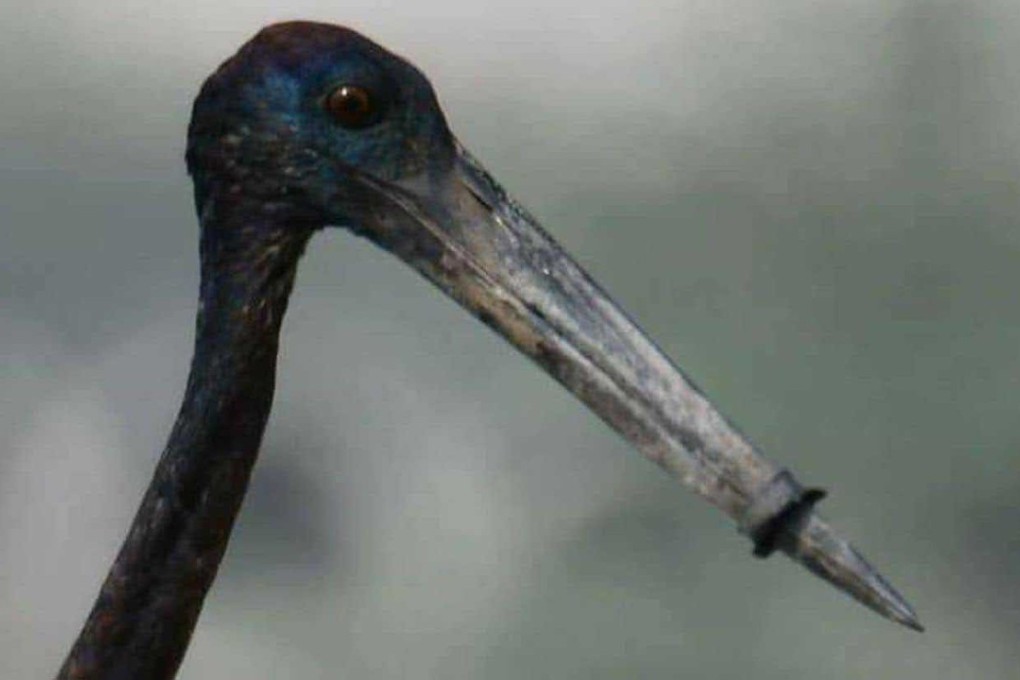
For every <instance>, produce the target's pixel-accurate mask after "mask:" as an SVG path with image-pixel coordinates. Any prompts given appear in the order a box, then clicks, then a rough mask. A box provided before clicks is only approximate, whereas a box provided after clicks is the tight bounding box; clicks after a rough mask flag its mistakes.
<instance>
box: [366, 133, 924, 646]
mask: <svg viewBox="0 0 1020 680" xmlns="http://www.w3.org/2000/svg"><path fill="white" fill-rule="evenodd" d="M352 180H353V181H354V182H356V183H358V184H360V185H361V186H362V187H363V188H365V189H367V190H368V191H369V193H370V195H371V196H372V197H373V198H372V200H371V202H370V203H371V205H370V206H369V207H367V208H366V210H365V214H364V215H363V216H362V219H361V224H359V225H358V226H357V232H358V233H359V234H360V235H363V236H366V237H367V238H369V239H371V240H372V241H374V242H376V243H377V244H378V245H380V246H382V247H383V248H385V249H387V250H389V251H391V252H393V253H394V254H395V255H397V256H398V257H400V258H401V259H403V260H404V261H405V262H406V263H408V264H409V265H411V266H412V267H414V268H415V269H417V270H418V271H419V272H420V273H421V274H422V275H424V276H425V278H427V279H429V280H430V281H431V282H432V283H433V284H435V285H436V286H438V287H439V288H440V289H442V290H443V291H444V292H445V293H446V294H447V295H449V296H450V297H452V298H453V299H455V300H456V301H457V302H458V303H460V304H461V305H462V306H463V307H464V308H466V309H467V310H468V311H470V312H471V313H472V314H474V315H475V316H476V317H478V318H479V319H480V320H482V321H483V322H484V323H486V324H487V325H488V326H490V327H491V328H493V329H494V330H495V331H496V332H498V333H499V334H500V335H502V336H503V337H504V338H506V339H507V340H508V341H509V342H510V343H511V344H513V345H514V346H515V347H517V349H519V350H520V351H521V352H523V353H524V354H526V355H527V356H529V357H530V358H531V359H532V360H534V361H535V362H536V363H537V364H539V365H540V366H541V367H542V368H543V369H544V370H545V371H547V372H548V373H549V374H550V375H552V376H553V377H554V378H555V379H556V380H557V381H559V382H560V384H562V385H563V386H564V387H566V388H567V389H568V390H570V391H571V392H573V393H574V394H575V395H576V396H577V397H578V398H579V399H580V400H581V401H583V402H584V403H585V404H586V405H587V406H588V407H589V408H590V409H591V410H592V411H594V412H595V413H596V414H597V415H598V416H599V417H600V418H602V420H604V421H605V422H606V423H608V424H609V425H610V426H611V427H613V429H615V430H616V431H617V432H619V433H620V434H621V435H623V437H625V438H626V439H627V440H629V441H630V442H631V444H633V445H634V446H635V447H636V448H637V449H638V450H639V451H641V453H643V454H644V455H645V456H646V457H648V458H649V459H651V460H652V461H654V462H655V463H657V464H658V465H659V466H661V467H662V468H664V469H665V470H666V471H667V472H669V473H670V474H671V475H673V476H674V477H676V478H677V479H679V480H680V482H681V483H682V484H684V485H685V486H687V487H688V488H690V489H692V490H693V491H695V492H696V493H698V494H699V495H701V496H702V497H704V498H705V499H706V500H708V501H709V502H711V503H713V504H714V505H716V506H718V507H719V508H720V509H722V510H723V511H724V512H726V514H728V515H729V516H730V517H732V518H733V519H735V520H736V521H737V523H738V526H739V528H740V530H741V531H742V532H743V533H745V534H747V535H748V536H749V537H750V538H751V539H752V540H753V541H754V543H755V554H756V555H758V556H766V555H768V554H770V553H771V552H772V551H773V550H775V549H779V550H781V551H783V552H785V553H786V554H787V555H789V556H790V557H791V558H792V559H794V560H796V561H798V562H800V563H801V564H803V565H804V566H805V567H807V568H808V569H810V570H811V571H812V572H814V573H815V574H817V575H818V576H820V577H822V578H823V579H825V580H827V581H829V582H830V583H832V584H833V585H835V586H836V587H837V588H839V589H840V590H842V591H844V592H846V593H847V594H849V595H851V596H852V597H854V598H856V599H857V600H859V601H860V602H861V603H863V604H864V605H866V606H868V607H870V608H871V609H873V610H875V611H876V612H878V613H879V614H882V615H883V616H885V617H888V618H890V619H892V620H893V621H897V622H899V623H901V624H903V625H905V626H908V627H910V628H913V629H915V630H922V627H921V624H920V623H919V621H918V619H917V616H916V614H915V613H914V611H913V610H912V609H911V607H910V605H909V604H907V602H906V601H905V600H904V599H903V598H902V597H901V596H900V595H899V594H898V593H897V592H896V590H895V589H894V588H893V587H892V586H891V585H889V583H887V582H886V581H885V579H883V578H882V576H881V575H880V574H879V573H878V572H877V571H876V570H875V569H874V568H873V567H871V565H869V564H868V562H867V561H865V560H864V558H863V557H861V556H860V555H859V554H858V553H857V551H856V550H854V548H853V547H851V546H850V544H849V543H847V542H846V541H845V540H843V539H842V538H840V537H839V536H838V535H837V534H836V533H835V532H834V531H833V530H832V528H831V527H830V526H829V525H828V524H827V523H826V522H825V521H823V520H822V519H821V518H819V517H818V516H817V514H815V513H814V511H813V508H812V506H813V504H814V503H815V502H816V501H817V500H819V499H820V498H821V497H822V496H823V495H824V494H823V493H822V492H819V491H817V490H812V489H807V490H806V489H804V488H802V487H801V486H800V485H799V484H798V483H797V482H796V481H795V480H794V478H793V476H792V475H791V474H790V473H789V472H788V471H786V470H784V469H782V468H780V467H778V466H777V465H776V464H774V463H773V462H771V461H769V460H768V459H766V458H765V457H764V456H762V455H761V454H760V453H759V452H758V451H757V450H756V449H755V447H754V446H753V445H752V444H751V443H750V442H749V441H748V440H747V439H745V438H744V436H743V435H742V434H741V433H740V432H739V431H738V430H737V429H736V428H734V427H733V426H732V425H730V424H729V423H728V422H727V421H726V419H725V418H724V417H723V416H722V415H721V414H720V413H719V412H718V411H717V410H716V409H715V407H714V406H712V404H711V403H709V401H708V400H707V399H706V398H705V397H704V396H703V395H702V394H701V393H700V392H699V391H698V389H697V388H696V387H695V386H694V384H693V383H692V382H691V381H690V380H689V379H688V378H687V377H686V376H685V375H684V374H683V373H682V372H681V371H680V370H679V369H678V368H677V367H676V366H674V365H673V363H672V362H671V361H670V360H669V359H668V358H667V357H666V356H665V355H664V354H663V353H662V351H661V350H659V349H658V348H657V347H656V346H655V344H654V343H653V342H652V341H651V340H649V339H648V337H647V336H646V335H645V334H644V333H643V332H642V331H641V329H640V328H638V327H637V325H636V324H635V323H634V322H633V321H631V320H630V319H629V318H628V317H627V315H626V314H624V313H623V312H622V311H621V310H620V309H619V308H618V307H617V306H616V304H615V303H614V302H613V301H612V300H611V299H610V298H609V296H607V295H606V294H605V293H604V292H603V291H602V290H601V289H600V288H599V287H598V285H596V284H595V282H593V281H592V280H591V278H590V277H589V276H588V275H587V274H586V273H585V272H584V270H582V269H581V267H580V266H579V265H577V264H576V263H575V262H574V261H573V260H572V259H571V258H570V256H568V255H567V254H566V253H565V252H564V251H563V249H562V248H561V247H560V246H559V245H558V244H557V243H556V242H555V241H553V239H552V238H551V237H550V236H549V235H548V234H547V233H546V232H545V231H544V230H543V229H542V228H541V227H540V226H539V225H538V223H537V222H536V220H535V219H534V218H533V217H531V215H529V214H528V213H527V212H526V211H525V210H524V209H522V208H521V207H520V206H519V205H518V204H517V203H516V202H515V201H514V200H513V199H512V198H510V197H509V196H508V195H507V194H506V192H505V191H504V190H503V189H502V187H500V186H499V184H498V183H496V181H495V180H494V179H493V178H492V177H491V176H490V175H489V174H488V173H487V172H486V171H485V169H484V168H482V166H481V165H480V164H479V163H478V162H477V161H476V160H475V159H474V158H473V157H472V156H471V155H470V154H469V153H468V152H467V150H466V149H464V148H463V147H461V146H460V145H459V144H457V145H456V149H455V158H454V161H453V166H452V169H450V170H447V171H446V172H443V173H442V174H440V175H438V176H429V177H424V176H419V177H416V178H414V179H412V180H401V181H399V182H396V183H387V182H383V181H381V180H378V179H376V178H374V177H371V176H369V175H365V174H361V173H355V174H354V175H353V177H352Z"/></svg>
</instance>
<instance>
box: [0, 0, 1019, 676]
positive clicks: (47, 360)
mask: <svg viewBox="0 0 1020 680" xmlns="http://www.w3.org/2000/svg"><path fill="white" fill-rule="evenodd" d="M299 17H301V18H315V19H320V20H326V21H335V22H338V23H345V24H349V25H351V26H353V27H355V28H358V29H359V30H361V31H363V32H365V33H367V34H368V35H369V36H371V37H373V38H375V39H376V40H378V41H379V42H381V43H383V44H384V45H386V46H388V47H390V48H391V49H393V50H395V51H397V52H398V53H401V54H403V55H405V56H407V57H408V58H410V59H411V60H412V61H414V62H415V63H417V64H418V65H419V66H420V67H422V69H423V70H424V71H425V72H426V73H427V74H429V76H430V77H431V79H432V81H433V83H434V84H435V86H436V89H437V91H438V92H439V95H440V99H441V100H442V102H443V105H444V107H445V109H446V112H447V114H448V116H449V118H450V121H451V124H452V126H453V128H454V129H455V130H456V132H457V134H458V135H459V136H460V138H461V139H462V140H463V141H464V143H465V144H466V145H467V146H468V147H469V148H471V149H472V150H473V151H474V152H475V154H476V155H477V156H479V157H480V158H481V159H482V160H483V161H484V162H485V163H486V164H487V165H488V166H489V168H490V169H491V170H492V171H493V173H494V174H495V175H496V176H497V177H499V178H500V179H501V180H502V181H503V182H504V183H505V184H506V186H507V187H508V188H509V189H510V190H511V191H512V192H513V193H514V194H516V195H517V196H518V197H519V198H520V199H521V200H522V201H523V202H524V203H525V204H527V205H528V206H529V207H530V208H532V210H533V211H534V212H535V213H536V214H537V215H538V216H539V217H540V218H541V219H542V221H543V222H544V223H545V224H546V226H547V227H548V228H549V229H550V230H551V231H552V232H553V233H554V234H555V235H556V237H557V238H558V239H560V240H561V242H563V243H564V245H565V246H566V247H567V248H568V250H570V251H572V252H573V253H574V254H575V255H576V257H577V258H578V259H579V260H580V261H581V262H582V263H583V264H584V265H585V266H587V267H588V268H589V269H590V271H591V272H592V273H593V275H595V277H596V278H597V279H599V280H600V281H601V282H602V283H603V284H604V285H605V286H606V287H607V288H608V289H609V290H610V291H611V292H612V293H613V295H614V296H615V297H616V298H617V299H618V300H619V301H620V302H621V304H622V305H623V306H624V308H626V309H628V310H629V311H630V312H631V313H632V314H633V315H634V316H635V317H636V318H637V319H638V320H639V321H640V323H641V324H642V325H643V326H644V327H645V328H646V329H647V330H648V331H649V332H650V334H651V335H652V337H654V338H656V339H657V340H658V341H659V342H660V343H661V344H662V346H663V347H664V348H665V349H666V351H667V352H668V353H669V354H670V355H671V356H673V357H674V358H675V359H676V360H677V361H678V362H679V363H680V365H682V366H683V367H685V368H686V369H687V371H688V372H689V373H690V374H691V375H692V376H693V377H694V379H695V380H696V381H697V382H698V383H699V384H700V385H701V386H702V387H703V388H705V390H706V391H707V392H708V394H709V395H710V396H711V397H712V399H713V400H714V401H715V402H716V403H717V404H718V405H720V407H721V408H722V410H723V411H724V412H725V413H727V414H728V415H729V416H730V417H732V418H733V419H734V420H735V421H736V422H737V423H738V424H739V425H740V426H741V428H742V429H743V430H744V431H746V432H747V433H749V434H750V435H751V437H752V438H753V439H754V440H755V441H756V442H757V443H758V444H760V445H761V446H762V448H763V449H764V450H765V451H766V452H767V453H768V454H769V455H770V456H771V457H773V458H775V459H778V460H780V461H782V462H783V463H785V464H787V465H788V466H790V467H791V468H792V469H794V470H795V471H796V472H797V474H798V475H799V476H800V478H801V479H802V480H804V481H805V482H807V483H811V484H819V485H822V486H825V487H827V488H829V489H830V491H831V492H832V493H831V496H830V498H829V500H827V501H826V502H825V504H824V512H825V514H826V515H827V516H828V517H830V518H831V519H832V520H833V522H834V523H835V524H836V525H837V526H839V527H841V528H842V529H843V530H845V532H846V533H847V534H848V535H849V536H850V537H851V538H852V539H854V541H855V542H856V543H857V544H858V545H859V546H860V547H861V548H862V550H863V551H864V552H865V554H867V555H868V556H869V557H871V558H873V559H874V561H875V563H876V564H877V565H878V566H879V567H880V568H881V569H882V570H883V571H885V572H886V573H887V575H888V576H889V577H890V578H891V579H892V581H893V582H894V583H895V584H897V585H898V586H900V587H901V588H902V590H903V591H904V593H905V594H906V595H907V597H908V598H909V599H910V600H911V601H912V602H913V603H914V604H915V605H916V606H917V608H918V610H919V613H920V614H921V618H922V620H923V621H924V622H925V623H926V624H927V625H928V626H929V632H927V633H926V634H924V635H917V634H914V633H911V632H909V631H906V630H902V629H900V628H897V627H895V626H893V625H892V624H889V623H887V622H885V621H882V620H881V619H879V618H877V617H876V616H874V615H873V614H871V613H870V612H868V611H867V610H865V609H863V608H862V607H859V606H857V605H856V604H853V603H851V602H850V601H849V600H847V599H845V598H844V597H842V596H840V595H838V594H837V593H836V592H835V591H833V590H832V589H830V588H829V587H828V586H826V585H824V584H823V583H821V582H820V581H818V580H816V579H814V578H813V577H810V576H809V575H807V574H806V573H805V572H803V571H802V570H801V569H799V568H797V567H795V566H793V565H792V564H791V563H790V562H789V561H787V560H785V559H782V558H774V559H772V560H768V561H766V562H760V561H757V560H754V559H752V558H751V557H750V554H749V553H750V544H749V543H748V542H747V541H746V540H745V539H743V538H741V537H740V536H738V535H737V533H736V532H735V530H734V527H733V526H732V524H731V523H730V522H729V521H728V520H726V519H725V518H724V517H723V516H722V515H721V514H719V513H718V512H716V511H715V510H713V509H711V508H709V507H708V506H706V505H704V504H703V503H702V502H701V501H699V500H697V499H696V498H694V497H693V496H692V495H690V494H688V493H687V492H685V491H683V490H682V489H680V488H679V487H678V486H677V485H676V484H675V483H674V482H672V481H671V480H669V479H668V478H666V476H665V475H663V474H662V473H661V472H660V471H659V470H658V469H657V468H655V467H654V466H652V465H651V464H649V463H647V462H646V461H645V460H643V459H642V458H641V457H640V456H639V455H638V454H636V453H635V452H633V451H632V450H630V449H629V447H628V446H627V445H625V444H624V443H623V442H622V441H621V440H620V439H619V438H617V437H616V436H615V435H614V434H613V433H612V432H610V431H609V430H608V429H607V428H606V427H605V426H604V425H603V424H602V423H601V422H600V421H598V420H597V419H596V418H595V417H593V416H592V415H590V414H589V413H587V412H586V410H585V409H584V408H583V407H582V406H581V405H580V404H579V403H577V402H576V401H575V400H574V399H573V398H572V397H570V396H569V395H567V394H566V393H564V392H563V391H562V390H561V389H560V388H559V387H558V386H557V385H556V384H555V383H553V381H552V380H550V379H549V378H547V377H546V376H545V375H544V374H543V373H542V372H541V371H539V370H538V369H537V368H535V367H533V366H531V365H530V364H528V363H527V362H526V361H525V360H524V359H522V358H521V357H520V356H518V355H516V353H515V352H514V351H513V350H511V349H510V348H509V347H508V346H506V345H504V343H503V342H502V341H500V340H499V339H498V338H496V337H495V336H494V335H493V334H492V333H491V332H489V331H488V330H486V329H485V328H484V327H483V326H482V325H481V324H479V323H477V322H476V321H474V320H473V319H471V318H470V317H469V316H468V315H467V314H465V313H463V312H462V311H461V310H460V309H458V308H457V307H456V306H455V305H454V304H453V303H451V302H450V301H448V300H447V299H445V298H444V297H443V296H442V295H441V294H439V293H438V292H437V291H435V290H433V289H431V288H430V287H428V286H427V285H426V284H424V283H423V282H422V281H421V280H419V278H418V277H417V275H415V274H414V273H413V272H411V271H410V270H409V269H407V268H406V267H405V266H404V265H402V264H400V263H399V262H398V261H397V260H395V259H394V258H392V257H390V256H388V255H386V254H384V253H382V252H378V251H376V250H375V249H374V248H373V247H372V246H370V245H369V244H367V243H366V242H363V241H360V240H356V239H354V238H351V237H350V236H349V235H347V234H344V233H340V232H335V233H325V234H323V235H321V236H320V237H317V238H316V240H315V242H314V243H313V244H312V247H311V248H310V252H309V253H308V255H307V257H306V258H305V261H304V264H303V266H302V270H301V273H300V276H299V281H298V286H297V291H296V295H295V299H294V302H293V304H292V306H291V310H290V312H289V316H288V319H287V323H286V325H285V329H284V334H283V335H284V337H283V357H282V361H281V365H280V381H279V389H278V392H277V398H276V406H275V410H274V414H273V417H272V419H271V421H270V425H269V430H268V434H267V439H266V443H265V446H264V449H263V454H262V457H261V460H260V462H259V465H258V467H257V469H256V473H255V478H254V481H253V485H252V489H251V492H250V495H249V497H248V500H247V502H246V505H245V508H244V511H243V512H242V515H241V518H240V520H239V524H238V527H237V531H236V535H235V537H234V539H233V541H232V543H231V546H230V550H229V552H228V554H227V558H226V560H225V562H224V565H223V568H222V571H221V577H220V579H219V580H218V582H217V584H216V585H215V587H214V588H213V591H212V594H211V597H210V598H209V601H208V603H207V605H206V607H205V611H204V614H203V616H202V619H201V621H200V623H199V626H198V629H197V633H196V635H195V639H194V644H193V646H192V649H191V651H190V653H189V655H188V657H187V659H186V661H185V663H184V666H183V668H182V673H181V677H182V678H196V679H205V678H209V679H211V678H225V677H244V678H358V679H361V678H368V679H372V680H375V679H389V678H443V679H447V678H506V679H517V678H579V679H580V678H605V679H615V678H667V677H693V678H749V677H751V678H764V679H769V678H776V679H780V678H781V679H786V678H811V679H818V678H823V679H824V678H869V679H871V678H896V679H900V680H909V679H912V678H919V679H923V680H931V679H933V678H953V679H957V678H964V679H966V678H981V679H987V678H1008V677H1016V675H1015V674H1014V673H1015V671H1016V665H1017V661H1016V642H1017V640H1018V639H1020V589H1018V588H1017V587H1016V583H1017V579H1018V577H1020V529H1018V527H1020V500H1018V493H1020V465H1018V460H1020V458H1018V455H1020V404H1018V403H1017V399H1016V394H1017V391H1018V387H1020V305H1018V304H1017V292H1016V291H1017V289H1018V287H1020V217H1018V216H1020V191H1018V178H1020V68H1018V61H1020V6H1018V5H1017V3H1016V1H1015V0H996V1H991V0H989V1H984V0H977V1H974V2H967V3H960V2H942V1H933V0H892V1H883V2H878V1H876V0H827V1H823V2H817V1H809V0H796V1H793V2H772V3H765V2H755V1H754V0H733V1H730V0H722V1H720V0H711V1H709V0H684V1H682V2H670V1H668V0H654V1H652V0H648V1H644V2H634V1H633V0H629V1H625V0H598V1H587V2H573V3H563V4H560V5H555V4H550V3H548V2H545V1H544V0H524V1H521V0H514V1H511V0H504V1H502V2H496V1H488V2H486V1H473V2H467V1H465V0H456V1H452V0H451V1H447V2H412V1H411V0H405V1H403V2H401V1H398V0H393V1H392V2H380V1H379V0H356V1H353V2H338V1H336V0H332V1H330V2H311V1H309V0H291V1H288V2H282V1H279V0H278V1H276V2H269V1H268V0H264V1H261V2H239V1H237V0H229V1H219V2H213V3H209V2H201V1H199V0H188V1H184V0H181V1H177V0H164V1H162V2H153V3H133V2H129V1H128V0H113V1H108V2H105V3H92V2H84V1H78V2H67V1H66V0H64V1H58V0H44V1H42V2H35V3H5V4H3V5H2V7H0V93H2V95H0V145H2V151H0V224H2V229H3V231H2V240H0V677H3V678H36V677H38V678H45V677H50V676H51V675H52V673H53V672H54V671H55V670H56V668H57V666H58V665H59V663H60V661H61V659H62V656H63V654H64V652H65V651H66V649H67V647H68V645H69V644H70V642H71V640H72V639H73V637H74V635H75V634H76V633H77V631H78V629H79V626H80V624H81V622H82V620H83V618H84V615H85V613H86V611H87V609H88V607H89V605H90V603H91V601H92V598H93V597H94V595H95V593H96V590H97V588H98V586H99V583H100V581H101V579H102V577H103V575H104V573H105V571H106V568H107V566H108V564H109V561H110V559H111V558H112V556H113V554H114V552H115V550H116V548H117V547H118V545H119V543H120V541H121V539H122V537H123V535H124V532H125V529H126V527H127V524H128V522H129V521H130V518H131V515H132V514H133V511H134V508H135V506H136V504H137V502H138V501H139V499H140V498H141V494H142V490H143V489H144V487H145V485H146V484H147V482H148V479H149V475H150V473H151V471H152V467H153V465H154V462H155V459H156V456H157V455H158V453H159V451H160V448H161V446H162V443H163V440H164V438H165V436H166V434H167V432H168V430H169V426H170V424H171V423H172V420H173V417H174V415H175V411H176V407H177V402H178V399H179V398H180V395H181V393H182V390H183V386H184V379H185V373H186V369H187V364H188V360H189V357H190V353H191V342H192V323H193V322H192V317H193V313H194V309H195V295H196V285H197V258H196V242H197V227H196V223H195V218H194V216H193V213H192V205H191V196H190V183H189V181H188V179H187V177H186V175H185V172H184V165H183V160H182V156H183V148H184V135H185V128H186V125H187V121H188V116H189V113H190V105H191V100H192V98H193V96H194V94H195V92H196V91H197V88H198V87H199V85H200V83H201V82H202V80H203V78H204V77H205V76H206V75H207V74H208V73H209V72H210V71H212V69H214V68H215V67H216V66H217V65H218V64H219V63H220V62H221V61H222V60H223V59H225V58H226V57H227V56H228V55H230V54H231V53H232V52H233V51H234V50H235V49H236V48H237V46H238V45H240V43H242V42H243V41H244V40H246V39H247V38H248V37H250V35H251V34H253V33H254V32H255V31H256V30H257V29H258V28H259V27H260V26H261V25H263V24H266V23H269V22H271V21H274V20H279V19H285V18H299Z"/></svg>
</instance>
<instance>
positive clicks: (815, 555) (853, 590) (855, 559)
mask: <svg viewBox="0 0 1020 680" xmlns="http://www.w3.org/2000/svg"><path fill="white" fill-rule="evenodd" d="M783 550H784V552H786V553H787V554H788V555H789V556H790V557H791V558H792V559H793V560H795V561H797V562H800V563H801V564H802V565H803V566H804V567H806V568H807V569H808V570H809V571H811V572H812V573H814V574H816V575H817V576H820V577H821V578H822V579H824V580H826V581H828V582H829V583H831V584H832V585H834V586H835V587H836V588H838V589H839V590H841V591H843V592H844V593H846V594H847V595H849V596H850V597H852V598H854V599H855V600H857V601H858V602H860V603H861V604H863V605H864V606H866V607H868V608H869V609H871V610H872V611H874V612H876V613H878V614H880V615H882V616H883V617H885V618H887V619H889V620H891V621H895V622H896V623H899V624H901V625H903V626H906V627H907V628H910V629H911V630H915V631H917V632H919V633H920V632H924V630H925V629H924V626H923V625H922V624H921V622H920V620H919V618H918V616H917V613H916V612H915V611H914V609H913V607H911V606H910V604H909V603H908V602H907V600H906V599H905V598H904V597H903V596H902V595H900V593H899V592H898V591H897V590H896V588H894V587H893V586H892V584H890V583H889V581H887V580H886V579H885V577H883V576H882V574H881V573H879V571H878V570H877V569H875V568H874V567H873V566H871V564H870V563H869V562H868V561H867V560H866V559H865V558H864V557H863V556H862V555H861V554H860V552H858V551H857V549H856V548H854V547H853V546H852V545H851V544H850V543H848V542H847V541H846V540H844V539H843V538H841V537H840V536H839V535H837V534H836V532H835V530H833V528H832V527H831V526H830V525H829V524H828V523H827V522H825V521H824V520H822V519H821V518H820V517H818V516H817V515H816V514H811V515H810V516H809V517H808V518H806V521H805V522H804V523H803V524H802V525H801V528H800V531H798V532H797V534H796V536H795V537H794V540H793V541H792V542H790V543H789V544H788V545H787V546H784V548H783Z"/></svg>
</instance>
